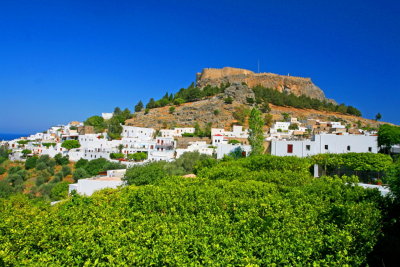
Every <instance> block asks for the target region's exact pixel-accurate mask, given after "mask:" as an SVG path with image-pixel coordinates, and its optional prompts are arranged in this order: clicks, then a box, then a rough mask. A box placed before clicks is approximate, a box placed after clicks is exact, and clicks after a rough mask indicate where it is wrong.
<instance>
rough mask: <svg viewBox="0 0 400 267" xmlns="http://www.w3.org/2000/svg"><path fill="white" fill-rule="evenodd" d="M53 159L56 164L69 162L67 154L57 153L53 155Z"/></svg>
mask: <svg viewBox="0 0 400 267" xmlns="http://www.w3.org/2000/svg"><path fill="white" fill-rule="evenodd" d="M54 160H55V161H56V164H57V165H61V166H63V165H67V164H69V156H68V155H66V156H63V155H62V154H61V153H58V154H56V155H55V156H54Z"/></svg>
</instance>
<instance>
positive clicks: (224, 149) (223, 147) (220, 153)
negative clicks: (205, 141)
mask: <svg viewBox="0 0 400 267" xmlns="http://www.w3.org/2000/svg"><path fill="white" fill-rule="evenodd" d="M238 148H240V149H241V150H242V155H243V156H244V157H247V156H248V155H250V152H251V146H249V145H239V144H218V145H217V159H222V158H223V157H224V156H225V155H229V154H230V153H233V152H234V151H235V150H236V149H238Z"/></svg>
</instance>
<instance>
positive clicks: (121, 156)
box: [110, 153, 125, 159]
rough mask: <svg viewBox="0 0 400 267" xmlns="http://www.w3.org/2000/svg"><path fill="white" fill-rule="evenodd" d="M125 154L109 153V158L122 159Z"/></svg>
mask: <svg viewBox="0 0 400 267" xmlns="http://www.w3.org/2000/svg"><path fill="white" fill-rule="evenodd" d="M123 158H125V155H124V154H123V153H111V154H110V159H123Z"/></svg>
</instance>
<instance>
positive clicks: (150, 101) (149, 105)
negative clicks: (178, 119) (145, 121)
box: [146, 98, 156, 109]
mask: <svg viewBox="0 0 400 267" xmlns="http://www.w3.org/2000/svg"><path fill="white" fill-rule="evenodd" d="M155 107H156V101H155V100H154V98H150V100H149V103H147V105H146V109H151V108H155Z"/></svg>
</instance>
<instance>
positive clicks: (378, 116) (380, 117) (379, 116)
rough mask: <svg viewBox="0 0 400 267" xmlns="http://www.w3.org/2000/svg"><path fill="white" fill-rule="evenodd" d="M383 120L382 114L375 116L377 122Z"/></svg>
mask: <svg viewBox="0 0 400 267" xmlns="http://www.w3.org/2000/svg"><path fill="white" fill-rule="evenodd" d="M381 119H382V115H381V113H378V114H376V115H375V120H376V121H379V120H381Z"/></svg>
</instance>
